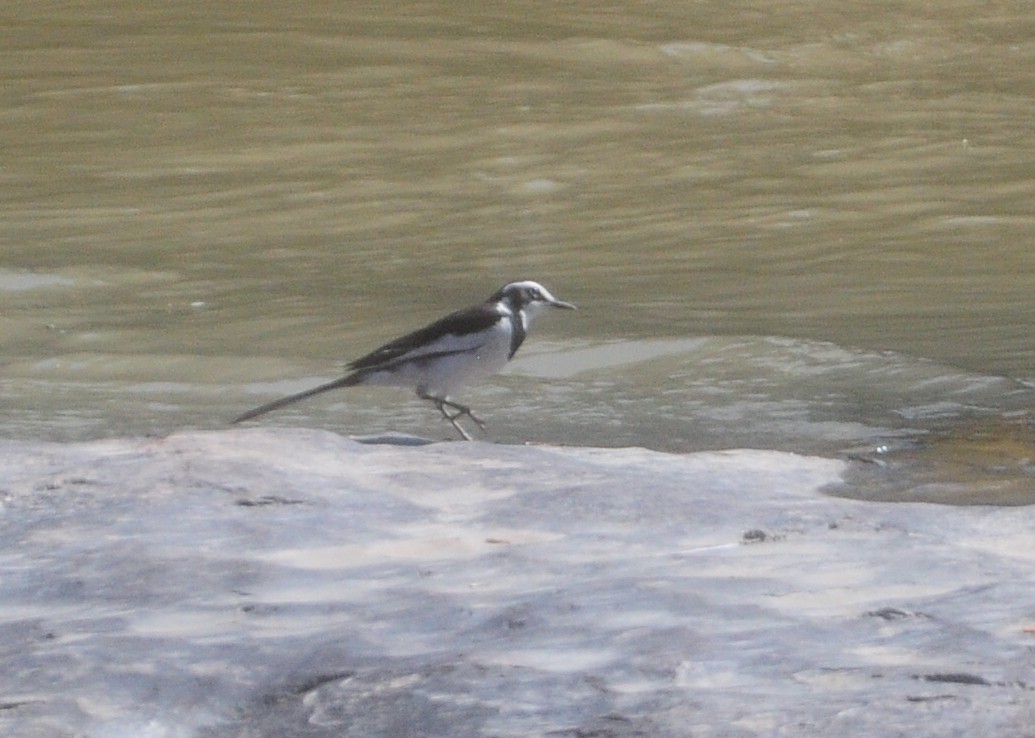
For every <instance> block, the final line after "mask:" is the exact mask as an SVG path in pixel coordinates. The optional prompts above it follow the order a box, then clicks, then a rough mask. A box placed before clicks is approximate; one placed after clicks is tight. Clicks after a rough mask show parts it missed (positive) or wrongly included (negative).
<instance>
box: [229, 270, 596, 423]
mask: <svg viewBox="0 0 1035 738" xmlns="http://www.w3.org/2000/svg"><path fill="white" fill-rule="evenodd" d="M551 307H553V308H565V309H567V310H573V309H574V308H575V306H574V305H572V304H571V303H570V302H564V301H563V300H558V299H557V298H556V297H554V296H553V295H551V294H550V292H549V290H547V289H546V288H545V287H543V286H542V285H541V284H539V283H538V282H531V281H525V282H511V283H510V284H508V285H504V286H503V287H501V288H500V289H499V290H498V291H497V292H496V293H494V294H493V295H492V296H491V297H490V298H489V299H488V300H486V301H485V302H483V303H480V304H478V305H472V306H471V307H469V308H465V309H463V310H457V311H456V312H455V313H450V314H449V315H447V316H445V317H443V318H439V319H438V320H436V321H435V322H434V323H431V324H430V325H427V326H425V327H424V328H421V329H420V330H416V331H414V332H413V333H408V334H406V335H405V336H402V337H401V338H397V339H395V340H394V341H391V342H390V343H386V344H385V345H384V346H382V347H381V348H379V349H376V350H375V351H372V352H370V353H369V354H367V355H366V356H363V357H361V358H359V359H356V360H355V361H353V362H352V363H350V364H349V365H348V369H350V370H351V371H350V373H349V374H347V375H346V376H344V377H342V378H341V379H335V380H334V381H333V382H327V383H326V384H321V385H319V386H318V387H313V388H312V389H309V390H306V391H305V392H299V393H298V394H295V395H289V396H288V397H282V398H281V399H279V400H274V401H273V402H269V403H266V404H265V405H261V406H259V407H257V408H255V409H254V410H249V411H248V412H246V413H244V414H243V415H241V416H240V417H238V418H235V419H234V420H233V421H232V422H233V423H240V422H243V421H245V420H249V419H251V418H254V417H256V416H259V415H263V414H264V413H268V412H270V411H271V410H277V409H279V408H282V407H284V406H285V405H290V404H291V403H293V402H298V401H299V400H304V399H306V398H307V397H312V396H313V395H318V394H320V393H322V392H327V391H328V390H332V389H337V388H338V387H355V386H358V385H368V384H369V385H385V386H393V387H413V388H415V389H416V391H417V396H418V397H420V398H421V399H423V400H428V401H430V402H431V403H433V404H434V405H435V407H436V408H438V411H439V412H440V413H442V416H443V417H444V418H445V419H446V420H448V421H449V422H450V423H452V425H453V427H454V428H456V430H457V432H458V433H460V435H461V436H463V438H464V439H466V440H468V441H469V440H471V436H470V435H469V434H468V433H467V431H465V430H464V429H463V427H462V426H461V425H460V423H459V422H458V421H459V419H460V418H461V417H463V416H464V415H466V416H467V417H469V418H470V419H471V420H473V421H474V422H475V423H476V424H477V425H478V427H479V428H481V429H483V430H484V428H485V423H484V421H482V420H481V419H480V418H479V417H478V416H476V415H475V414H474V413H472V412H471V408H469V407H467V406H466V405H461V404H460V403H458V402H454V401H453V400H451V399H450V397H451V396H452V394H453V392H454V391H455V390H457V389H458V388H459V387H461V386H463V385H466V384H471V383H472V382H477V381H480V380H482V379H485V378H486V377H490V376H492V375H493V374H495V373H496V372H498V371H499V370H500V369H502V368H503V367H504V366H506V364H507V362H508V361H510V360H511V359H512V358H514V354H515V353H517V350H518V349H519V348H520V347H521V343H522V342H523V341H524V340H525V335H526V333H527V332H528V328H529V326H530V325H531V323H532V319H533V318H534V317H535V316H536V315H537V314H538V313H539V312H541V311H542V310H544V309H546V308H551Z"/></svg>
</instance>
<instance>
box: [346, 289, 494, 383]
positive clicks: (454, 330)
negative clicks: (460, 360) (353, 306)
mask: <svg viewBox="0 0 1035 738" xmlns="http://www.w3.org/2000/svg"><path fill="white" fill-rule="evenodd" d="M501 317H502V316H501V315H500V314H499V312H497V310H496V309H495V307H494V306H492V305H491V304H488V303H486V304H482V305H476V306H474V307H471V308H467V309H465V310H457V311H456V312H455V313H450V314H449V315H447V316H445V317H444V318H440V319H439V320H436V321H435V322H434V323H432V324H430V325H427V326H425V327H423V328H421V329H419V330H416V331H414V332H413V333H407V334H406V335H405V336H401V337H399V338H397V339H395V340H394V341H391V342H389V343H386V344H385V345H384V346H382V347H381V348H379V349H375V350H374V351H371V352H370V353H369V354H367V355H366V356H361V357H360V358H358V359H356V360H355V361H353V362H351V363H350V364H349V369H353V370H356V371H362V370H364V369H376V368H378V367H381V366H384V365H386V364H390V363H392V362H395V361H399V360H400V359H408V358H415V357H419V356H427V355H430V354H437V355H442V354H450V353H457V352H460V351H469V350H471V349H473V348H477V347H478V346H480V345H482V344H483V343H485V341H486V338H485V334H484V333H482V331H484V330H486V329H487V328H491V327H492V326H493V325H495V324H496V323H497V322H498V321H499V320H500V318H501Z"/></svg>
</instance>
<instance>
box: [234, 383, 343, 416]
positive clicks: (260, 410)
mask: <svg viewBox="0 0 1035 738" xmlns="http://www.w3.org/2000/svg"><path fill="white" fill-rule="evenodd" d="M359 381H360V378H359V377H358V376H356V375H355V374H350V375H348V376H347V377H342V378H341V379H335V380H334V381H333V382H327V384H321V385H320V386H319V387H313V388H312V389H308V390H306V391H305V392H299V393H298V394H296V395H288V396H287V397H281V398H280V399H279V400H274V401H273V402H267V403H266V404H265V405H259V407H257V408H255V409H254V410H249V411H248V412H246V413H245V414H244V415H239V416H238V417H236V418H234V419H233V420H231V421H230V424H231V425H234V424H236V423H243V422H244V421H246V420H251V419H252V418H255V417H258V416H259V415H265V414H266V413H268V412H271V411H273V410H279V409H280V408H282V407H284V406H285V405H290V404H291V403H293V402H298V401H299V400H304V399H306V398H308V397H312V396H313V395H319V394H321V393H323V392H327V391H328V390H332V389H338V388H339V387H351V386H352V385H354V384H358V383H359Z"/></svg>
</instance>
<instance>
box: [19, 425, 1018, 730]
mask: <svg viewBox="0 0 1035 738" xmlns="http://www.w3.org/2000/svg"><path fill="white" fill-rule="evenodd" d="M371 440H376V441H377V442H368V443H359V442H356V441H353V440H348V439H345V438H342V437H340V436H336V435H334V434H331V433H325V432H315V431H287V430H276V429H273V430H239V431H228V432H214V433H183V434H179V435H174V436H171V437H168V438H160V439H159V438H156V439H135V440H110V441H99V442H93V443H83V444H72V445H59V444H41V443H15V442H3V443H0V502H2V507H0V735H3V736H6V737H8V738H29V737H30V736H31V737H32V738H57V737H58V736H89V737H90V738H130V737H132V738H167V737H168V738H181V737H185V736H199V737H203V738H209V737H211V738H214V737H216V736H219V737H220V738H234V737H237V738H245V737H248V738H257V737H266V736H269V737H271V738H272V737H273V736H277V737H278V738H280V737H283V736H299V737H305V738H309V737H313V738H316V737H323V736H335V737H336V738H341V737H343V736H347V737H353V736H386V737H387V736H392V737H393V738H400V737H405V736H446V737H453V736H455V737H457V738H459V737H461V736H464V737H467V736H486V737H489V736H499V737H509V736H514V737H517V736H564V737H568V736H571V737H576V736H580V737H588V736H651V737H664V736H724V737H725V736H736V737H739V736H812V735H815V736H819V735H822V736H833V735H837V736H874V738H877V737H878V736H879V737H880V738H885V737H886V736H893V735H907V736H911V737H914V738H916V737H921V736H932V737H933V736H939V737H942V736H949V735H960V736H963V735H966V736H970V735H994V736H997V738H1015V737H1016V738H1021V737H1024V736H1032V735H1035V728H1033V726H1035V635H1032V634H1031V633H1030V632H1028V631H1027V628H1028V627H1029V626H1031V625H1033V624H1035V595H1033V592H1035V586H1033V585H1035V582H1033V579H1035V576H1033V572H1035V547H1033V546H1032V545H1031V535H1032V530H1033V529H1035V510H1032V509H1030V508H994V507H946V506H935V505H929V504H901V503H900V504H893V503H867V502H857V501H852V500H846V499H839V498H836V497H830V496H827V495H825V494H823V493H822V492H821V488H823V487H824V486H825V485H837V484H838V483H839V480H840V479H841V477H842V475H843V473H844V472H845V464H844V463H843V462H842V461H838V460H834V459H823V458H816V457H806V456H797V455H793V454H787V453H778V452H767V451H729V452H710V453H698V454H690V455H669V454H661V453H655V452H651V451H646V450H642V449H585V448H556V447H529V446H524V447H519V446H497V445H489V444H483V443H438V444H422V443H421V442H420V441H419V440H417V439H408V438H405V437H386V438H381V439H371Z"/></svg>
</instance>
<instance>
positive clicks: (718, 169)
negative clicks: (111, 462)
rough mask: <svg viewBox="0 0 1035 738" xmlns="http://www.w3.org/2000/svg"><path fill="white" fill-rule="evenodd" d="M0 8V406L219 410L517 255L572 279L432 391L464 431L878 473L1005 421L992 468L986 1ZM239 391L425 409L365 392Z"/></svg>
mask: <svg viewBox="0 0 1035 738" xmlns="http://www.w3.org/2000/svg"><path fill="white" fill-rule="evenodd" d="M5 18H6V21H5V24H4V27H3V29H2V30H0V39H2V42H0V78H2V81H3V85H2V89H3V93H2V95H3V97H2V99H3V107H2V109H0V133H2V136H3V140H4V141H5V143H6V146H5V153H4V157H3V163H2V167H0V366H2V367H3V370H2V374H0V397H3V402H4V406H5V412H4V413H3V417H2V418H0V435H3V436H6V437H10V438H25V439H49V440H77V439H87V438H97V437H102V436H120V435H129V434H140V433H156V434H161V433H166V432H169V431H170V430H173V429H178V428H183V427H200V428H217V427H222V426H223V424H224V422H225V421H226V419H228V418H231V417H234V416H235V415H237V414H238V413H239V412H241V411H242V410H244V409H247V408H248V407H250V406H252V405H254V404H259V403H260V402H262V401H265V400H267V399H271V398H272V397H273V396H275V395H276V394H278V393H280V392H286V391H294V390H299V389H303V388H305V387H306V386H309V385H310V384H312V383H314V382H318V381H321V380H324V379H328V378H330V377H333V376H335V375H336V374H337V373H338V372H339V371H340V365H341V363H343V362H344V361H346V360H348V359H349V358H354V357H356V356H358V355H361V354H363V353H365V352H367V351H369V350H370V349H372V348H374V347H376V346H377V345H378V344H379V343H380V342H382V341H383V340H384V339H386V338H389V337H393V336H395V335H398V334H399V333H402V332H405V331H407V330H410V329H412V328H415V327H418V326H419V325H421V324H423V323H424V322H426V321H427V320H430V319H432V318H434V317H437V316H438V315H440V314H441V313H443V312H445V311H447V310H451V309H454V308H455V307H458V306H461V305H464V304H467V303H469V302H473V301H477V300H480V299H483V298H484V297H485V296H486V295H488V294H489V293H490V292H492V291H493V290H494V289H495V288H496V287H498V286H499V285H500V284H502V283H503V282H505V281H508V280H510V279H514V278H524V277H530V278H535V279H538V280H540V281H542V282H543V283H544V284H546V285H547V286H548V287H549V288H550V289H551V290H552V291H554V292H555V293H556V294H557V295H558V296H560V297H562V298H564V299H569V300H572V301H573V302H576V303H578V304H579V306H580V307H581V308H582V309H581V310H580V311H579V312H578V313H576V314H572V315H568V314H563V315H556V316H551V319H550V320H549V321H543V323H542V324H541V325H539V326H537V331H536V333H535V334H534V335H533V336H532V338H531V339H530V341H529V343H528V344H527V346H526V347H525V348H523V349H522V354H521V355H519V358H520V359H521V361H520V362H518V363H516V364H515V366H514V367H513V371H512V372H511V373H510V374H509V375H508V376H505V377H502V378H500V379H499V380H498V381H497V382H493V383H492V384H490V385H487V386H485V387H483V388H473V389H472V390H471V392H470V393H469V395H467V396H465V397H464V398H463V399H464V400H465V401H469V402H470V403H471V404H473V405H474V406H475V407H476V409H478V410H479V411H480V413H481V414H482V415H483V416H485V417H487V419H488V420H489V421H490V424H491V425H490V437H491V438H493V439H495V440H499V441H504V442H522V441H526V440H527V441H542V442H554V443H556V442H563V443H569V444H593V445H603V446H619V445H636V446H645V447H648V448H656V449H663V450H673V451H686V450H694V449H698V448H726V447H731V446H745V445H746V446H755V447H762V448H778V449H782V450H797V451H802V452H810V453H813V452H814V453H826V454H842V455H843V454H855V455H859V456H861V457H865V458H868V459H870V460H876V461H880V462H881V463H882V464H883V463H885V462H887V461H888V460H889V459H890V460H894V461H895V463H894V464H893V465H892V467H893V469H894V474H893V476H894V478H893V479H889V478H881V477H880V475H881V474H885V473H886V469H887V467H885V466H881V467H880V468H881V469H882V470H885V471H881V472H878V473H877V478H871V477H867V478H865V479H862V478H861V479H862V481H860V482H859V483H858V489H857V491H858V493H859V494H863V495H870V496H874V495H876V496H880V495H883V494H885V493H886V492H887V490H888V489H892V490H894V491H895V492H894V494H895V495H899V496H902V497H907V498H908V497H910V490H911V489H913V488H915V487H916V485H914V484H912V483H913V482H918V481H919V480H920V477H917V476H915V475H916V474H918V473H919V472H918V471H917V470H918V468H920V467H922V468H923V469H924V470H925V471H924V473H925V474H926V473H928V472H927V470H928V466H929V464H930V462H928V461H927V459H936V460H937V459H943V458H944V457H943V456H939V453H943V451H938V450H939V449H942V450H944V449H955V451H954V453H955V454H956V456H955V458H959V457H963V458H964V459H966V458H971V457H972V456H973V454H975V453H976V451H975V448H974V446H973V445H972V444H969V445H968V444H967V443H966V442H965V441H966V440H967V439H972V438H978V437H980V438H987V437H989V436H990V435H991V436H995V437H1002V434H1003V433H1005V434H1006V435H1007V436H1009V437H1010V438H1011V439H1012V440H1011V441H1010V443H1009V444H1008V446H1009V453H1008V460H1007V461H1006V462H1005V463H1004V462H1003V460H1002V458H1001V457H1000V456H996V455H995V454H993V456H994V457H995V460H992V461H989V462H988V463H987V464H983V463H977V464H971V465H969V466H968V467H967V468H968V469H972V468H974V467H975V466H977V467H980V474H978V476H977V477H976V478H974V479H969V480H966V483H965V484H964V485H963V486H964V487H966V491H965V494H963V495H962V497H963V498H966V500H967V501H975V500H977V501H980V500H981V499H982V494H983V493H984V492H988V493H989V499H992V497H995V495H993V494H992V490H991V488H992V487H994V486H995V480H998V479H999V477H996V475H1001V474H1007V475H1008V476H1010V478H1011V481H1012V483H1014V484H1015V486H1016V489H1017V490H1018V492H1017V494H1016V495H1015V496H1014V497H1011V498H1010V499H1008V500H1003V499H1002V498H1000V497H995V499H996V501H1030V498H1031V496H1032V492H1031V491H1030V488H1031V487H1032V486H1035V485H1031V484H1029V481H1030V478H1031V471H1030V464H1028V462H1027V453H1028V451H1030V450H1031V448H1032V446H1035V444H1033V443H1032V442H1031V441H1030V439H1029V435H1030V429H1031V423H1030V421H1029V419H1028V416H1027V411H1028V408H1030V407H1031V404H1032V403H1031V400H1032V397H1031V390H1030V389H1029V386H1030V385H1033V384H1035V341H1033V339H1032V331H1031V326H1032V325H1033V324H1035V299H1032V283H1033V280H1032V277H1033V273H1035V252H1033V250H1032V249H1031V248H1030V244H1031V243H1032V240H1033V236H1035V217H1033V213H1032V205H1031V202H1032V183H1031V172H1032V171H1033V164H1035V161H1033V160H1035V137H1033V136H1032V128H1033V123H1032V121H1033V120H1035V116H1033V108H1032V103H1031V101H1032V99H1035V78H1033V77H1032V75H1031V74H1030V70H1031V69H1032V67H1033V64H1035V45H1033V44H1032V42H1031V40H1030V39H1031V37H1032V33H1031V31H1032V28H1031V20H1030V17H1029V14H1028V13H1027V12H1026V8H1021V7H1017V8H1012V7H1007V6H997V7H995V8H984V7H983V8H981V9H980V10H976V9H971V8H969V7H959V6H957V5H954V4H951V3H938V4H933V5H932V4H930V3H919V2H916V3H904V4H899V5H897V6H895V7H894V8H888V7H887V6H886V5H884V4H880V5H870V4H865V3H864V4H853V5H852V6H851V7H838V8H830V7H828V6H825V5H821V4H815V3H806V2H797V3H782V4H780V6H779V7H773V6H771V5H768V4H765V5H759V4H753V3H738V4H733V5H730V4H724V5H722V6H721V7H720V6H715V7H708V6H700V5H697V4H694V5H686V4H682V3H669V4H665V5H658V4H643V3H612V4H609V5H607V6H606V7H601V6H600V5H599V4H597V3H587V2H572V3H567V4H565V5H564V6H563V7H559V6H556V5H555V4H553V3H535V2H511V3H506V4H504V5H503V6H501V7H496V6H493V7H484V6H483V5H482V4H477V3H456V2H450V3H444V2H427V3H421V4H419V5H414V4H412V3H378V4H361V3H352V2H347V3H293V2H285V3H280V4H275V5H268V6H262V7H249V8H248V9H247V11H243V10H234V9H231V8H220V7H211V8H210V7H204V8H202V7H200V6H198V7H193V6H192V7H191V8H187V7H182V8H181V7H175V6H174V7H170V6H169V5H168V3H157V2H143V3H133V4H129V3H109V4H106V5H100V4H97V5H94V6H90V7H84V6H81V5H79V4H73V3H60V2H57V3H48V4H46V5H45V6H43V5H40V4H36V3H32V4H25V5H24V6H18V7H12V8H10V9H8V10H7V11H6V13H5ZM975 419H976V421H977V422H978V423H988V424H990V426H991V428H992V430H987V429H983V428H981V427H978V428H977V429H975V426H974V425H973V423H974V422H975ZM264 422H268V423H274V422H275V423H285V424H292V425H306V426H320V427H328V428H333V429H336V430H339V431H341V432H345V433H367V432H371V433H372V432H380V431H383V430H404V431H408V432H414V433H423V434H426V435H430V436H432V437H444V436H445V435H446V433H445V429H444V428H443V427H442V426H443V425H444V424H442V423H441V421H440V420H438V419H436V418H435V416H434V413H433V411H429V409H428V408H427V407H425V406H424V405H423V404H422V403H419V402H418V401H417V400H415V399H412V398H410V397H408V396H407V395H406V394H405V393H399V392H395V391H391V390H370V391H366V390H361V391H357V392H354V393H348V394H342V395H340V396H337V397H327V398H325V399H321V400H314V401H313V402H311V403H308V404H305V405H300V406H298V407H297V408H294V409H292V410H291V411H290V412H284V413H282V414H281V415H279V416H277V417H275V418H270V419H268V420H266V421H264ZM1004 428H1005V431H1004V430H1003V429H1004ZM961 429H962V430H961ZM885 449H886V453H885ZM928 449H932V450H934V453H931V454H927V453H926V451H927V450H928ZM999 451H1001V449H999ZM997 453H998V452H997ZM982 458H983V457H982ZM917 459H923V460H922V461H918V460H917ZM900 460H901V461H900ZM918 465H919V466H918ZM873 466H875V467H876V466H878V465H876V464H875V465H873ZM934 466H935V467H936V468H944V469H947V470H951V472H947V473H951V475H952V476H953V479H952V480H941V482H939V483H938V484H942V486H943V487H946V486H951V485H949V482H958V481H959V480H958V479H956V478H955V477H956V476H957V475H959V474H962V473H963V472H961V471H960V467H959V465H954V464H949V463H945V464H940V463H939V464H934ZM1004 469H1005V470H1006V471H1003V470H1004ZM990 470H991V471H990ZM988 474H991V475H992V476H993V477H995V480H993V482H989V479H988ZM863 476H864V477H865V475H863ZM923 479H924V480H925V481H924V484H927V478H926V477H924V478H923ZM961 483H962V482H961ZM936 486H937V484H936ZM925 489H928V488H927V487H925ZM946 494H947V495H949V497H950V498H951V497H952V495H953V494H955V493H952V494H949V493H946Z"/></svg>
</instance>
